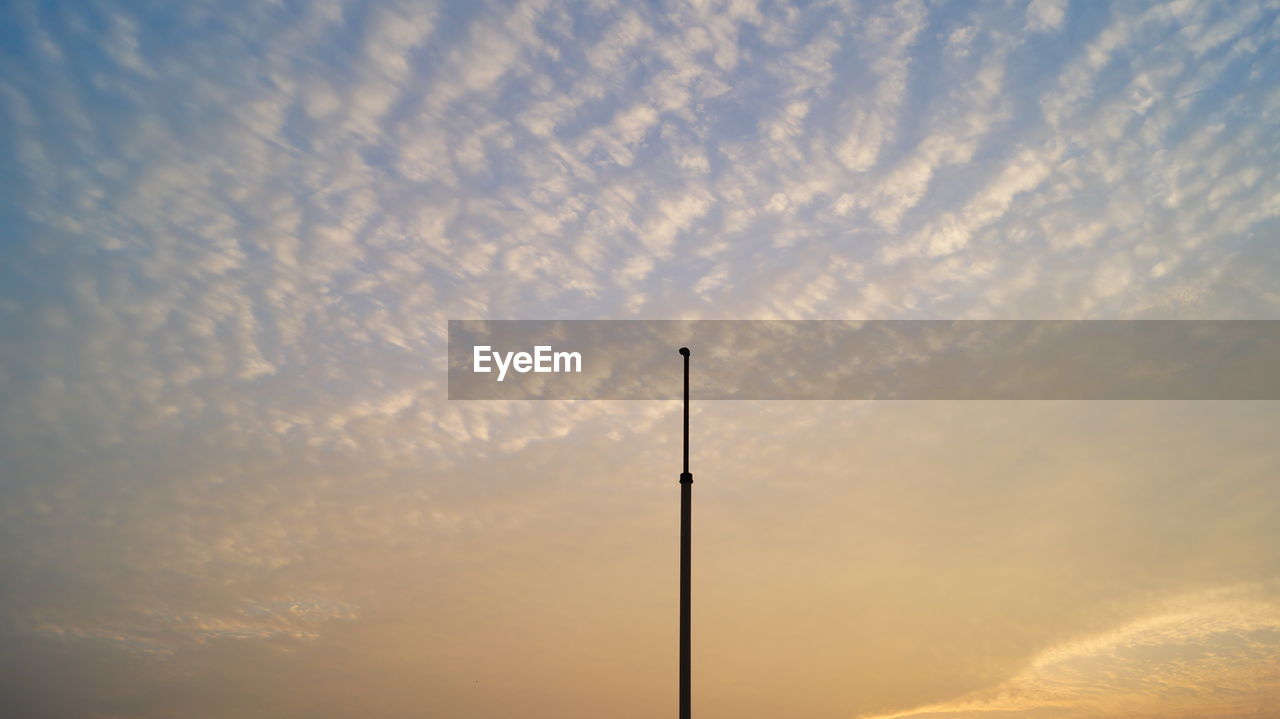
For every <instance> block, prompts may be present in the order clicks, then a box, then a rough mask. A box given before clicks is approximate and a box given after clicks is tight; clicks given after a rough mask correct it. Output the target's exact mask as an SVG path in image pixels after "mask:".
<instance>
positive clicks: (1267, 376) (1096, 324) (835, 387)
mask: <svg viewBox="0 0 1280 719" xmlns="http://www.w3.org/2000/svg"><path fill="white" fill-rule="evenodd" d="M680 347H689V348H690V349H691V351H692V353H693V357H692V367H693V377H694V380H693V383H692V386H693V389H692V391H691V395H692V397H693V398H695V399H700V400H708V399H816V400H835V399H1280V369H1278V368H1280V321H1272V320H1239V321H1235V320H1231V321H1227V320H1192V321H1175V320H1168V321H1165V320H1154V321H1153V320H1122V321H1071V320H874V321H842V320H812V321H792V320H777V321H757V320H450V321H449V398H450V399H455V400H461V399H678V398H679V397H680V392H681V372H682V367H683V365H682V359H681V357H680V356H679V354H677V350H678V348H680Z"/></svg>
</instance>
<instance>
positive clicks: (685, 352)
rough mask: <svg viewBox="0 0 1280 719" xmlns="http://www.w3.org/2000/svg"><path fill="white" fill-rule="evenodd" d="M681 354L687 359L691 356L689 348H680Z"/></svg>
mask: <svg viewBox="0 0 1280 719" xmlns="http://www.w3.org/2000/svg"><path fill="white" fill-rule="evenodd" d="M680 354H682V355H684V356H685V357H688V356H689V348H688V347H681V348H680Z"/></svg>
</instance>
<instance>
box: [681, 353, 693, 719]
mask: <svg viewBox="0 0 1280 719" xmlns="http://www.w3.org/2000/svg"><path fill="white" fill-rule="evenodd" d="M680 354H682V355H684V471H683V472H681V473H680V719H689V717H690V701H689V698H690V692H689V585H690V582H689V576H690V573H689V557H690V551H689V544H690V536H689V535H690V531H689V530H690V527H691V524H692V523H691V519H692V516H693V515H692V510H693V508H692V506H691V505H692V502H693V475H692V474H691V473H690V472H689V348H688V347H681V348H680Z"/></svg>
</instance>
